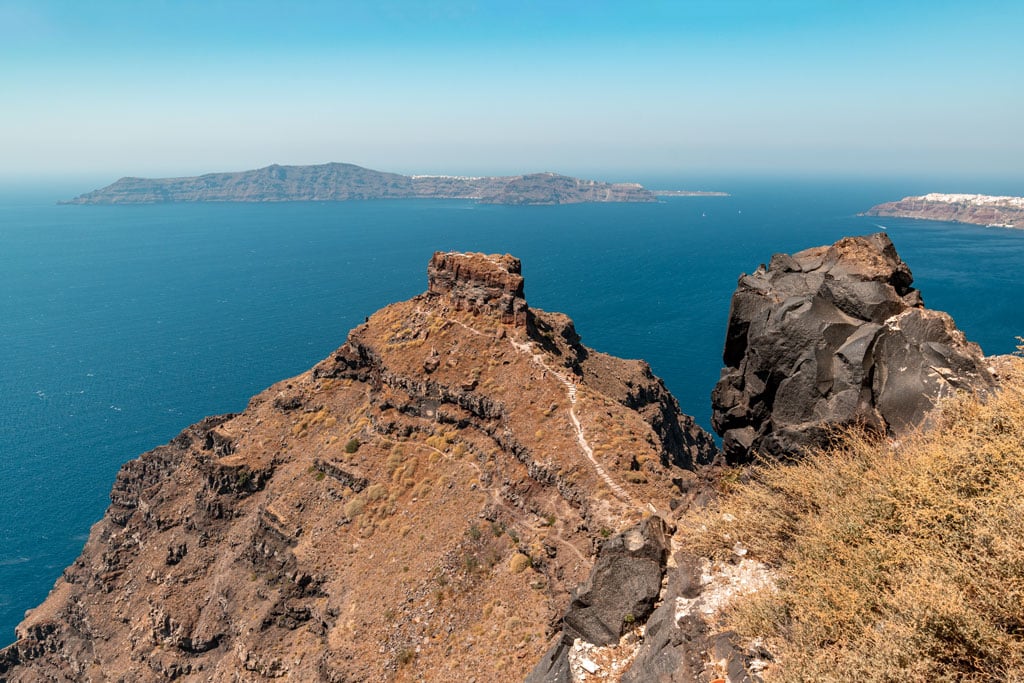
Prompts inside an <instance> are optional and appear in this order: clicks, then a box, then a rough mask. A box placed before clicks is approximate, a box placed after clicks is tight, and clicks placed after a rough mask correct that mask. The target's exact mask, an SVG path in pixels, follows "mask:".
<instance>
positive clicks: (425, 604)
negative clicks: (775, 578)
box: [0, 254, 715, 681]
mask: <svg viewBox="0 0 1024 683" xmlns="http://www.w3.org/2000/svg"><path fill="white" fill-rule="evenodd" d="M429 272H430V276H429V287H428V291H427V292H426V293H424V294H423V295H420V296H418V297H415V298H414V299H412V300H410V301H406V302H402V303H398V304H394V305H392V306H389V307H387V308H385V309H383V310H381V311H379V312H378V313H376V314H375V315H373V316H372V317H371V318H369V319H368V321H367V322H366V323H365V324H364V325H360V326H359V327H358V328H356V329H355V330H353V331H352V332H351V334H350V336H349V338H348V341H347V342H346V343H345V344H344V345H343V346H342V347H341V348H339V349H338V350H337V351H336V352H335V353H333V354H331V355H330V356H329V357H328V358H327V359H325V360H324V361H323V362H321V363H319V364H318V365H316V366H315V367H314V368H312V369H311V370H310V371H308V372H306V373H303V374H302V375H299V376H298V377H294V378H292V379H289V380H286V381H283V382H280V383H278V384H276V385H274V386H272V387H270V388H269V389H267V390H266V391H264V392H263V393H261V394H259V395H257V396H255V397H253V399H252V400H251V401H250V403H249V406H248V407H247V408H246V410H245V411H244V412H242V413H240V414H238V415H224V416H220V417H213V418H208V419H207V420H204V421H203V422H201V423H199V424H196V425H193V426H192V427H190V428H188V429H186V430H185V431H184V432H182V433H181V434H180V435H179V436H178V437H176V438H175V439H174V440H172V441H171V442H170V443H169V444H167V445H165V446H161V447H158V448H156V449H154V450H152V451H150V452H148V453H146V454H144V455H143V456H141V457H140V458H139V459H137V460H133V461H131V462H129V463H127V464H126V465H125V466H124V467H123V468H122V469H121V471H120V472H119V474H118V476H117V481H116V482H115V485H114V487H113V491H112V492H111V505H110V507H109V509H108V510H107V512H106V514H105V515H104V517H103V519H101V520H100V521H99V522H98V523H97V524H96V525H95V526H94V527H93V529H92V533H91V535H90V538H89V540H88V542H87V543H86V546H85V549H84V550H83V552H82V555H81V556H80V557H79V558H78V559H77V560H76V561H75V563H74V564H73V565H72V566H70V567H68V568H67V570H66V571H65V572H64V575H63V577H62V578H61V579H60V580H58V582H57V584H56V585H55V587H54V589H53V591H52V592H51V594H50V596H49V597H48V598H47V600H46V601H45V602H44V603H43V604H42V605H40V606H39V607H38V608H36V609H35V610H32V611H31V612H30V613H29V614H28V616H27V617H26V619H25V621H24V622H23V623H22V624H21V625H20V626H19V627H18V631H17V634H18V641H17V642H16V643H15V644H14V645H12V646H10V647H9V648H7V649H5V650H3V651H0V679H5V680H9V681H36V680H58V681H101V680H124V681H144V680H164V679H176V678H178V679H183V680H203V681H237V680H262V679H269V678H280V677H287V678H290V679H292V680H310V681H312V680H324V681H380V680H395V681H406V680H431V681H467V680H472V679H473V678H474V677H475V679H476V680H477V681H491V680H522V679H523V678H524V677H525V676H526V675H527V673H528V672H529V671H530V670H531V669H532V668H533V667H534V665H535V664H536V663H537V662H538V661H539V660H540V659H541V657H542V655H543V654H544V652H545V651H546V650H547V649H548V648H549V646H550V645H551V644H552V642H554V640H553V639H557V638H558V636H557V631H558V630H559V628H560V627H561V621H560V619H561V617H562V616H563V614H564V613H565V611H566V608H567V605H569V604H570V596H571V591H572V590H573V589H574V588H575V587H576V586H577V585H578V584H581V583H582V582H584V580H586V579H587V578H588V576H590V572H591V569H592V567H593V566H594V558H595V556H596V553H597V550H598V548H600V547H602V544H604V545H608V544H609V543H611V544H612V545H613V546H615V547H625V548H631V547H633V546H634V545H635V543H633V541H632V540H630V539H634V538H635V534H636V533H637V532H636V531H635V530H634V531H631V529H634V528H636V529H639V528H641V527H636V525H637V524H641V523H642V524H646V525H647V526H646V527H643V528H649V529H653V530H654V531H651V532H648V535H651V534H653V536H654V537H658V538H660V539H661V540H660V541H658V542H660V543H661V544H662V545H664V544H665V543H666V541H665V538H664V537H665V534H666V533H667V531H666V529H669V525H667V524H668V523H665V522H661V521H657V522H655V521H650V520H660V518H664V519H670V518H671V516H672V512H671V511H672V509H673V508H678V507H679V504H680V502H681V501H683V500H686V499H688V497H689V498H692V497H693V491H692V490H691V488H692V482H693V480H694V476H695V475H693V473H691V472H688V471H687V469H685V468H690V467H693V466H694V465H695V464H696V463H701V462H708V461H710V460H711V459H712V458H713V457H714V455H715V448H714V444H713V442H712V441H711V439H710V437H709V436H708V435H707V434H706V433H704V432H703V431H702V430H700V429H699V428H698V427H697V426H696V425H694V423H693V421H692V420H691V419H690V418H688V417H686V416H684V415H681V414H680V413H679V411H678V407H677V405H676V403H675V401H674V399H672V397H671V396H670V395H669V393H668V392H667V391H666V389H665V387H664V385H663V384H662V382H661V381H660V380H659V379H657V378H656V377H654V376H653V374H652V373H651V372H650V368H649V367H647V365H646V364H644V363H642V362H640V361H626V360H620V359H616V358H612V357H610V356H607V355H605V354H601V353H597V352H595V351H592V350H590V349H587V348H586V347H584V346H582V345H581V344H580V340H579V337H578V335H577V334H576V332H575V330H574V328H573V325H572V322H571V320H569V319H568V318H567V317H565V316H563V315H560V314H549V313H544V312H541V311H537V310H533V309H530V308H529V307H528V306H527V304H526V301H525V298H524V296H523V282H522V276H521V272H520V267H519V262H518V260H516V259H514V258H512V257H509V256H484V255H481V254H437V255H435V257H434V258H433V259H432V261H431V265H430V271H429ZM644 519H647V520H648V521H647V522H643V520H644ZM659 530H660V531H659ZM620 532H621V533H622V535H621V536H619V535H618V534H620ZM659 533H660V534H661V535H660V536H659V535H658V534H659ZM631 534H632V535H631ZM618 538H622V539H625V540H624V541H622V542H621V543H619V545H617V546H616V545H615V543H614V541H615V539H618ZM623 544H625V545H623ZM630 544H633V545H630ZM641 546H643V544H641ZM608 552H612V551H608ZM666 553H667V551H666V550H665V549H664V548H662V549H661V550H657V549H654V550H651V551H650V552H647V554H645V555H643V557H642V558H641V559H642V560H643V561H644V562H646V563H647V564H645V565H644V566H645V567H648V569H647V570H645V571H648V573H650V574H651V578H650V580H649V581H647V582H646V584H645V585H647V584H650V585H649V586H647V589H645V590H647V593H650V591H651V590H654V589H655V585H654V584H655V583H657V582H660V580H661V574H660V573H659V572H663V571H664V565H665V557H666ZM641 554H643V553H641ZM655 574H657V575H658V576H657V578H656V579H655V578H654V576H655ZM591 584H593V580H592V581H591ZM588 585H590V584H588ZM647 593H645V596H646V597H645V598H644V602H643V604H648V603H649V604H650V606H653V599H652V598H651V596H650V595H647ZM577 595H580V593H577ZM623 609H629V610H633V611H638V608H637V607H636V606H635V605H634V603H630V604H629V605H628V606H626V607H625V608H623ZM630 615H631V616H632V618H633V619H636V618H638V616H639V614H633V613H632V612H630ZM609 618H610V619H611V620H612V623H611V624H610V625H609V624H606V626H605V629H606V630H608V629H610V630H609V631H608V632H609V633H611V632H612V631H616V630H621V626H622V624H618V623H615V620H617V619H620V618H624V617H621V616H614V615H613V616H612V617H608V618H605V619H604V621H603V622H600V623H605V622H607V621H608V619H609ZM598 621H600V620H598ZM587 623H593V620H590V621H588V622H587ZM607 637H608V638H612V637H613V636H611V635H608V636H607Z"/></svg>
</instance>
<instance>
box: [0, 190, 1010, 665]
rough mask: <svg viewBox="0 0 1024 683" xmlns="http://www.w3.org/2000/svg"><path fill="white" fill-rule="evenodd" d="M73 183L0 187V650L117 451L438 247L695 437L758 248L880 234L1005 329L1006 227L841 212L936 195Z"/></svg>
mask: <svg viewBox="0 0 1024 683" xmlns="http://www.w3.org/2000/svg"><path fill="white" fill-rule="evenodd" d="M652 184H653V183H652ZM662 186H665V187H680V186H683V187H686V186H691V187H692V186H693V185H692V184H683V183H678V182H677V183H662ZM82 189H87V188H76V189H75V190H73V191H59V192H57V191H53V190H47V189H46V188H42V189H36V190H34V191H32V192H24V191H22V192H14V191H10V190H8V191H7V193H6V194H4V193H3V190H2V188H0V477H2V479H0V646H2V645H4V644H7V643H9V642H10V641H12V640H13V629H14V626H15V625H16V624H17V622H18V621H20V620H21V617H22V615H23V613H24V611H25V610H26V609H27V608H30V607H32V606H34V605H36V604H38V603H39V602H40V601H41V600H42V599H43V598H44V597H45V596H46V593H47V591H48V590H49V588H50V587H51V586H52V585H53V582H54V581H55V580H56V578H57V577H58V576H59V575H60V572H61V570H62V569H63V567H65V566H66V565H68V564H69V563H70V562H71V561H72V560H73V559H74V557H75V556H76V555H77V554H78V553H79V551H80V550H81V546H82V544H83V542H84V540H85V539H86V536H87V534H88V530H89V526H90V525H91V524H92V523H93V522H95V521H96V520H97V519H99V518H100V516H101V515H102V513H103V510H104V508H105V507H106V504H107V494H108V492H109V490H110V486H111V483H112V482H113V479H114V475H115V473H116V471H117V469H118V467H119V466H120V465H121V464H122V463H123V462H125V461H126V460H128V459H130V458H133V457H135V456H136V455H138V454H139V453H141V452H143V451H145V450H148V449H150V448H152V447H154V446H156V445H158V444H160V443H163V442H166V441H167V440H168V439H170V438H171V437H173V436H174V435H175V434H176V433H178V432H179V431H180V430H181V429H182V428H184V427H185V426H187V425H189V424H190V423H192V422H195V421H197V420H199V419H200V418H202V417H204V416H206V415H209V414H214V413H223V412H230V411H237V410H241V409H242V408H244V407H245V404H246V401H247V399H248V398H249V396H251V395H252V394H254V393H256V392H258V391H260V390H261V389H263V388H265V387H266V386H268V385H269V384H271V383H273V382H275V381H277V380H279V379H283V378H285V377H288V376H291V375H294V374H297V373H299V372H302V371H303V370H305V369H307V368H308V367H310V366H311V365H312V364H314V363H315V362H316V361H318V360H319V359H321V358H323V357H324V356H326V355H327V354H328V353H329V352H330V351H331V350H332V349H334V348H336V347H337V346H339V345H340V344H341V343H342V342H343V341H344V339H345V335H346V333H347V331H348V330H349V329H350V328H352V327H353V326H355V325H356V324H358V323H359V322H361V321H362V320H363V318H364V317H365V316H367V315H369V314H371V313H372V312H373V311H375V310H376V309H378V308H380V307H382V306H384V305H386V304H388V303H390V302H392V301H397V300H401V299H406V298H408V297H410V296H412V295H414V294H417V293H419V292H421V291H423V290H424V289H425V288H426V264H427V261H428V259H429V258H430V255H431V254H432V253H433V252H434V251H435V250H447V249H458V250H473V251H485V252H509V253H512V254H515V255H516V256H519V257H520V258H521V259H522V260H523V270H524V275H525V277H526V295H527V299H528V301H529V302H530V304H531V305H533V306H535V307H537V308H543V309H547V310H556V311H563V312H565V313H568V314H569V315H570V316H572V317H573V318H574V319H575V321H576V325H577V329H578V331H579V332H580V334H581V335H582V337H583V341H584V343H586V344H587V345H589V346H591V347H593V348H596V349H598V350H601V351H606V352H609V353H612V354H615V355H619V356H626V357H633V358H635V357H640V358H644V359H646V360H647V361H649V362H650V364H651V365H652V366H653V368H654V371H655V372H656V373H657V374H659V375H660V376H661V377H663V378H664V379H665V380H666V382H667V383H668V386H669V388H670V389H671V390H672V391H673V392H674V393H675V395H676V397H677V398H678V399H679V402H680V404H681V405H682V408H683V410H684V411H685V412H688V413H690V414H693V415H695V416H696V417H697V419H698V420H699V421H700V422H701V423H702V424H704V425H705V426H707V425H708V422H709V417H710V406H709V400H708V395H709V392H710V391H711V388H712V386H713V385H714V382H715V380H716V379H717V377H718V371H719V366H720V354H721V344H722V340H723V335H724V328H725V321H726V317H727V314H728V309H729V297H730V295H731V293H732V290H733V287H734V286H735V283H736V278H737V277H738V276H739V274H740V273H741V272H749V271H751V270H753V269H754V268H756V267H757V265H758V264H759V263H761V262H766V261H767V260H768V259H769V258H770V256H771V254H772V253H773V252H776V251H794V250H798V249H801V248H804V247H809V246H814V245H818V244H824V243H828V242H832V241H834V240H836V239H838V238H839V237H842V236H844V235H850V234H862V233H866V232H874V231H876V230H877V229H878V228H877V227H876V226H877V224H879V223H881V224H883V225H885V226H886V227H887V228H888V231H889V233H890V235H891V236H892V238H893V241H894V242H895V243H896V246H897V248H898V249H899V251H900V253H901V255H902V256H903V258H904V260H906V261H907V262H908V263H909V264H910V266H911V269H912V270H913V272H914V275H915V277H916V281H917V285H918V287H919V288H920V289H921V290H922V292H923V294H924V298H925V302H926V303H927V304H928V305H929V306H931V307H934V308H939V309H943V310H946V311H949V312H950V313H952V314H953V316H954V318H955V319H956V320H957V322H958V323H959V325H960V327H961V328H963V329H964V330H965V331H966V332H967V334H968V336H969V337H970V338H971V339H973V340H975V341H978V342H979V343H980V344H981V345H982V347H983V348H984V349H985V351H986V352H987V353H1007V352H1010V351H1012V350H1013V349H1014V348H1015V345H1016V342H1015V335H1017V334H1021V333H1022V332H1024V329H1022V328H1024V325H1022V324H1021V321H1022V320H1024V315H1022V314H1024V300H1022V298H1021V297H1020V296H1019V284H1020V281H1021V278H1020V273H1021V272H1024V232H1018V231H1010V230H999V229H987V228H980V227H971V226H958V225H952V224H943V223H921V222H915V221H908V220H897V219H882V220H877V219H869V218H860V217H857V216H856V215H855V214H856V213H857V212H858V211H861V210H864V209H865V208H867V207H869V206H871V205H873V204H875V203H878V202H881V201H888V200H892V199H896V198H899V197H901V196H903V195H906V194H911V193H919V192H925V191H929V190H932V189H940V190H944V189H945V190H946V191H952V190H953V189H955V188H949V189H947V188H935V186H934V185H930V186H918V185H914V184H911V183H906V182H904V183H881V182H876V183H870V184H869V183H863V182H861V183H839V182H831V183H830V182H815V183H811V182H806V181H805V182H793V183H783V182H768V181H761V182H755V181H749V180H747V181H727V180H723V181H721V182H717V183H716V184H715V187H711V188H709V189H723V190H727V191H730V192H732V193H733V196H732V197H729V198H678V199H669V200H667V201H665V202H664V203H660V204H654V205H614V204H609V205H581V206H562V207H500V206H478V205H475V204H472V203H470V202H462V201H427V200H425V201H398V202H394V201H380V202H352V203H340V204H314V203H302V204H277V205H245V204H237V205H216V204H214V205H167V206H134V207H132V206H125V207H82V206H54V205H53V202H54V201H55V200H56V199H58V198H61V197H66V196H70V195H71V194H75V193H77V192H79V191H81V190H82ZM971 191H987V192H990V193H1017V194H1019V190H1016V191H1015V189H1014V188H1012V187H998V186H987V187H982V188H978V189H977V190H974V189H972V190H971Z"/></svg>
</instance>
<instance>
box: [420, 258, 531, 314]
mask: <svg viewBox="0 0 1024 683" xmlns="http://www.w3.org/2000/svg"><path fill="white" fill-rule="evenodd" d="M522 272H523V271H522V264H520V262H519V259H517V258H515V257H514V256H510V255H508V254H505V255H504V256H502V255H499V254H490V255H488V254H466V253H458V252H442V251H439V252H436V253H435V254H434V256H433V258H431V259H430V264H429V265H428V266H427V292H428V293H429V294H440V295H442V296H443V297H446V298H447V299H448V301H449V302H450V305H451V306H452V307H453V308H454V309H455V310H456V311H470V312H472V313H473V314H475V315H480V314H493V315H497V316H498V318H499V319H500V320H501V322H503V323H505V324H507V325H513V326H515V327H524V326H525V325H526V317H527V311H528V310H529V307H528V306H527V305H526V299H525V298H524V296H523V276H522Z"/></svg>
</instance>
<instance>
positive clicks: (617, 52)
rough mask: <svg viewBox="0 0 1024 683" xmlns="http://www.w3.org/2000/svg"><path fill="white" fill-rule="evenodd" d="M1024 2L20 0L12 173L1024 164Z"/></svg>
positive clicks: (1007, 167)
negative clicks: (337, 165) (343, 166)
mask: <svg viewBox="0 0 1024 683" xmlns="http://www.w3.org/2000/svg"><path fill="white" fill-rule="evenodd" d="M1022 36H1024V2H1021V1H1020V0H1012V1H1011V0H973V1H963V2H947V1H946V0H929V1H927V2H917V1H912V0H886V1H884V2H876V1H875V0H859V1H854V0H814V1H805V0H756V1H753V0H708V1H688V0H676V1H674V2H654V1H652V2H643V1H641V0H634V1H633V2H624V1H622V2H604V1H602V0H589V1H580V2H559V1H558V0H547V1H545V2H535V1H533V0H516V1H514V2H509V1H504V2H485V1H478V2H470V1H461V0H453V1H451V2H441V1H439V2H399V1H394V0H376V1H374V2H343V1H335V2H303V1H301V0H291V1H288V2H283V1H282V2H270V1H261V0H247V1H245V2H241V1H224V0H201V1H193V0H178V1H170V0H146V1H145V2H139V1H134V0H133V1H131V2H114V1H111V2H101V1H99V0H74V1H69V2H58V1H55V0H0V179H4V178H6V179H12V178H14V179H17V178H34V177H49V176H65V177H66V176H82V177H85V176H89V177H95V178H97V180H105V181H106V182H110V181H112V180H114V179H116V178H118V177H120V176H125V175H135V176H168V175H195V174H199V173H204V172H211V171H232V170H244V169H249V168H257V167H261V166H266V165H269V164H271V163H281V164H313V163H324V162H328V161H344V162H351V163H357V164H360V165H363V166H367V167H370V168H376V169H380V170H387V171H396V172H403V173H447V174H500V173H521V172H528V171H542V170H551V171H559V172H564V173H572V174H576V175H584V174H589V175H591V176H595V175H598V176H601V177H602V179H609V180H628V179H629V176H630V175H631V174H632V175H636V174H648V175H649V174H673V173H676V174H699V173H718V174H722V173H792V174H853V175H886V176H895V175H914V174H929V173H939V172H959V173H962V174H967V175H970V174H979V175H990V176H994V177H995V176H1001V175H1003V176H1006V175H1012V176H1015V177H1021V176H1024V169H1022V160H1024V135H1022V121H1024V87H1022V86H1024V38H1022Z"/></svg>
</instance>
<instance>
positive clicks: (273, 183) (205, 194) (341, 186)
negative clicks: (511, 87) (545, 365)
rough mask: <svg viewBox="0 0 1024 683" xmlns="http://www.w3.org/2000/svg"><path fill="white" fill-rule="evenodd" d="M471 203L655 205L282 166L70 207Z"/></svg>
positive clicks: (582, 185)
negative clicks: (416, 201) (379, 201)
mask: <svg viewBox="0 0 1024 683" xmlns="http://www.w3.org/2000/svg"><path fill="white" fill-rule="evenodd" d="M417 197H418V198H426V199H473V200H476V201H479V202H481V203H484V204H578V203H581V202H654V201H657V197H656V196H655V195H654V194H653V193H652V192H650V191H648V190H646V189H644V187H643V186H642V185H639V184H636V183H604V182H600V181H596V180H584V179H581V178H571V177H569V176H564V175H559V174H557V173H531V174H527V175H516V176H479V177H468V176H444V175H413V176H406V175H399V174H397V173H385V172H382V171H374V170H372V169H368V168H363V167H361V166H356V165H355V164H342V163H330V164H320V165H315V166H279V165H277V164H274V165H272V166H267V167H266V168H260V169H256V170H252V171H240V172H235V173H208V174H206V175H201V176H195V177H187V178H121V179H120V180H118V181H116V182H114V183H112V184H110V185H108V186H107V187H104V188H101V189H98V190H94V191H92V192H87V193H85V194H83V195H80V196H78V197H75V198H74V199H71V200H68V201H66V202H62V203H64V204H157V203H163V202H303V201H308V202H338V201H349V200H359V199H411V198H417Z"/></svg>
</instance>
